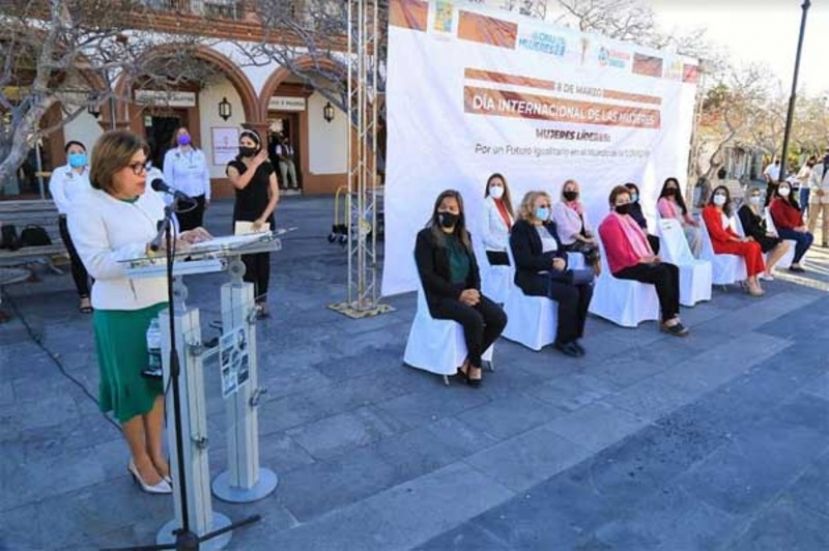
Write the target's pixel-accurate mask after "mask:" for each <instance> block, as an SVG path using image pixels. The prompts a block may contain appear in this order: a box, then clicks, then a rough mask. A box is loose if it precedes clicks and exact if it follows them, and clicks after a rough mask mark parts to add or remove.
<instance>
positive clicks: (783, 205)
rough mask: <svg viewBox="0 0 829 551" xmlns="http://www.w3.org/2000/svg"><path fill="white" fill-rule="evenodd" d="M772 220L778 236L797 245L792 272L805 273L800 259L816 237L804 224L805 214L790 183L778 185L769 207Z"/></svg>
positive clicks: (791, 267)
mask: <svg viewBox="0 0 829 551" xmlns="http://www.w3.org/2000/svg"><path fill="white" fill-rule="evenodd" d="M769 212H770V213H771V219H772V220H773V221H774V227H775V228H776V229H777V235H779V236H780V237H782V238H783V239H791V240H793V241H794V242H795V243H797V245H795V247H794V258H793V259H792V265H791V266H789V271H790V272H805V271H806V270H804V269H803V267H802V266H801V265H800V259H802V258H803V255H805V254H806V251H808V250H809V247H811V246H812V241H814V240H815V236H814V235H812V234H811V233H809V231H808V229H807V228H806V224H804V223H803V212H802V211H801V210H800V207H798V206H797V203H796V202H795V200H794V197H793V195H792V186H791V184H790V183H789V182H786V181H783V182H780V183H779V184H778V185H777V189H776V190H775V191H774V199H773V200H772V202H771V206H769Z"/></svg>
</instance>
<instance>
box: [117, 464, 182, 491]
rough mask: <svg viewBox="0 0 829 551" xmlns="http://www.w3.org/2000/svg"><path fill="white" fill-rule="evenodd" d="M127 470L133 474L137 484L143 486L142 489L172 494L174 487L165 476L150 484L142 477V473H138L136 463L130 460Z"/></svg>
mask: <svg viewBox="0 0 829 551" xmlns="http://www.w3.org/2000/svg"><path fill="white" fill-rule="evenodd" d="M127 470H128V471H129V473H130V474H131V475H132V478H133V480H135V482H136V484H138V485H139V486H141V489H142V490H144V491H145V492H147V493H148V494H172V493H173V488H171V487H170V483H169V482H167V481H166V480H164V479H163V478H162V479H161V480H159V481H158V483H157V484H153V485H152V486H150V485H149V484H147V483H146V482H144V479H143V478H141V475H140V474H139V473H138V469H137V468H136V466H135V463H133V462H132V461H130V464H129V466H128V467H127Z"/></svg>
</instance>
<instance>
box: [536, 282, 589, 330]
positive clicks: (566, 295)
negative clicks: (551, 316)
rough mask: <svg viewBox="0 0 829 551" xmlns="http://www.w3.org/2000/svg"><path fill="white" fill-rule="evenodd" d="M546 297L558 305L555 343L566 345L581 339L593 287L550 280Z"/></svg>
mask: <svg viewBox="0 0 829 551" xmlns="http://www.w3.org/2000/svg"><path fill="white" fill-rule="evenodd" d="M547 296H548V297H550V298H551V299H553V300H554V301H556V302H557V303H558V328H557V329H556V342H557V343H559V344H567V343H568V342H573V341H575V340H577V339H580V338H582V336H584V324H585V322H586V321H587V307H588V306H590V299H591V298H592V297H593V285H570V284H569V283H563V282H561V281H555V280H550V286H549V288H548V292H547Z"/></svg>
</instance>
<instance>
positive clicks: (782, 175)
mask: <svg viewBox="0 0 829 551" xmlns="http://www.w3.org/2000/svg"><path fill="white" fill-rule="evenodd" d="M811 5H812V2H811V0H803V5H802V6H800V7H801V8H803V15H802V16H801V18H800V36H799V37H798V39H797V56H796V57H795V59H794V77H793V78H792V93H791V96H789V112H788V113H787V114H786V131H785V132H784V133H783V154H782V155H781V156H780V179H781V180H783V179H785V178H786V156H787V155H788V152H789V134H790V133H791V131H792V119H793V118H794V102H795V96H796V95H797V75H798V73H800V53H801V52H802V51H803V35H804V33H805V31H806V15H807V14H808V13H809V7H811Z"/></svg>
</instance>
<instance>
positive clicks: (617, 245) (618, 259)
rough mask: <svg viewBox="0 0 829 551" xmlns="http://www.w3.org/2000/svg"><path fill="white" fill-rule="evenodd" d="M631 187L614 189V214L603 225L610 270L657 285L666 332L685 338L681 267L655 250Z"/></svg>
mask: <svg viewBox="0 0 829 551" xmlns="http://www.w3.org/2000/svg"><path fill="white" fill-rule="evenodd" d="M630 205H631V202H630V190H628V188H626V187H625V186H616V187H615V188H613V191H611V192H610V209H611V212H610V214H608V215H607V217H606V218H605V219H604V220H603V221H602V223H601V225H600V226H599V237H601V239H602V244H603V245H604V249H605V254H606V255H607V264H608V266H610V272H611V273H612V274H613V276H614V277H618V278H619V279H632V280H634V281H639V282H642V283H648V284H650V285H653V286H654V287H656V294H657V296H658V297H659V308H660V310H662V324H661V326H660V328H661V329H662V331H665V332H667V333H670V334H671V335H674V336H677V337H684V336H686V335H687V334H688V329H687V328H686V327H685V326H684V325H682V322H681V321H680V320H679V268H677V267H676V266H674V265H673V264H670V263H668V262H662V260H661V259H660V258H659V257H658V256H657V255H655V254H653V249H651V246H650V243H648V236H647V234H646V233H645V231H644V230H643V229H642V228H641V227H639V224H637V223H636V220H634V219H633V217H632V216H630V214H628V213H629V212H630Z"/></svg>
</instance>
